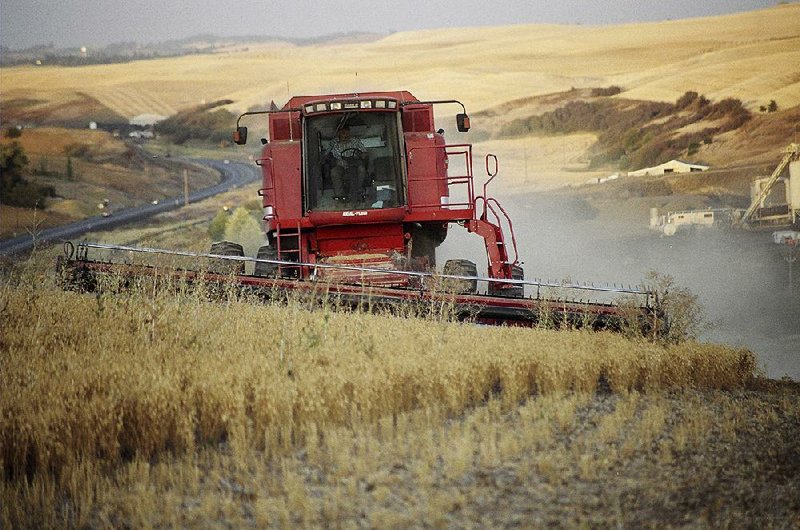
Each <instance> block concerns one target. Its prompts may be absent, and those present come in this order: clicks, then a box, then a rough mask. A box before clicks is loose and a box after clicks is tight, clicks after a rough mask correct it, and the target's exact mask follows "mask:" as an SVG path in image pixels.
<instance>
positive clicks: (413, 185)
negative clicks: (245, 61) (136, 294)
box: [61, 91, 665, 331]
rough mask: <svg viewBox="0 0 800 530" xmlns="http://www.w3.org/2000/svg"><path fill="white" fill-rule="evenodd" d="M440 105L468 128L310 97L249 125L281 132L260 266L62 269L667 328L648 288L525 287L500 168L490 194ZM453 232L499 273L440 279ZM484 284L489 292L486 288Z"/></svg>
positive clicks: (229, 259)
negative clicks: (499, 185)
mask: <svg viewBox="0 0 800 530" xmlns="http://www.w3.org/2000/svg"><path fill="white" fill-rule="evenodd" d="M437 105H457V106H460V110H461V112H460V113H458V114H457V115H456V125H457V129H458V131H459V132H466V131H468V130H469V128H470V123H469V117H468V115H467V113H466V109H465V108H464V105H463V104H461V103H460V102H459V101H456V100H437V101H419V100H418V99H416V98H415V97H414V96H413V95H412V94H411V93H409V92H405V91H400V92H372V93H361V94H338V95H329V96H298V97H293V98H292V99H290V100H289V101H288V103H287V104H286V105H285V106H284V107H283V108H282V109H276V108H274V109H272V110H264V111H254V112H246V113H244V114H242V115H241V116H239V119H238V120H237V123H236V131H235V132H234V142H235V143H236V144H238V145H245V144H246V143H247V137H248V129H247V127H245V126H242V125H241V122H242V119H243V118H245V117H248V119H249V118H250V117H252V116H258V115H261V116H266V117H267V120H266V122H267V123H266V129H267V131H268V137H267V138H262V139H261V143H262V145H263V148H262V150H261V153H260V155H259V157H258V158H257V160H256V164H257V165H258V166H260V168H261V172H262V185H261V188H260V189H259V191H258V193H259V195H260V196H261V198H262V206H263V212H264V216H263V219H264V231H265V235H266V244H265V245H263V246H262V247H261V248H259V250H258V252H257V255H256V256H255V258H250V257H245V256H244V255H243V254H244V253H243V250H242V247H241V245H238V244H236V243H234V242H229V241H221V242H216V243H214V244H213V245H212V247H211V252H210V253H209V254H192V253H187V252H179V251H167V250H158V249H142V248H136V247H122V246H115V245H97V244H90V243H83V244H81V245H79V246H78V249H77V252H76V251H75V250H74V249H71V250H70V251H68V256H67V258H66V259H65V260H62V262H61V267H62V269H67V271H66V272H67V273H68V274H66V277H67V278H77V279H83V278H86V273H87V272H92V273H105V272H109V271H111V270H113V271H115V272H124V273H125V274H154V273H155V269H154V268H151V267H147V266H144V267H142V266H139V267H137V268H135V269H132V268H130V267H129V268H127V269H125V267H126V265H124V264H118V263H117V264H115V263H112V262H113V260H109V259H106V260H104V261H100V260H96V259H90V258H89V253H90V252H92V253H95V252H97V251H110V252H120V251H123V252H125V253H127V254H131V253H139V254H142V253H144V254H148V255H149V254H172V255H177V256H186V257H190V258H194V259H205V260H207V263H208V262H210V263H212V264H213V263H216V264H217V265H219V263H227V264H228V266H227V267H224V268H223V269H222V270H218V271H217V272H220V273H224V274H216V275H215V274H214V273H213V272H212V274H210V275H207V274H205V273H204V278H205V279H206V280H208V279H211V280H212V281H222V280H224V279H225V276H227V278H228V281H230V278H231V277H234V278H235V282H236V283H238V284H239V285H241V286H247V287H248V288H256V289H262V290H263V291H266V290H272V291H274V290H275V289H276V288H278V289H279V290H282V291H293V292H298V291H299V292H311V291H313V292H319V290H320V286H325V292H326V293H327V294H334V295H335V296H337V297H339V298H338V299H339V300H341V299H342V298H344V299H345V300H347V301H349V302H350V303H351V304H352V305H363V304H364V302H365V300H368V303H369V305H370V306H374V305H389V306H393V305H397V304H406V303H419V302H421V301H422V302H428V301H430V300H442V301H444V300H449V301H451V302H453V303H454V307H455V312H456V315H457V316H458V317H459V318H469V319H472V320H475V321H478V322H483V323H487V324H511V325H519V324H522V325H542V324H548V325H550V324H554V325H569V326H575V327H591V328H596V329H609V328H610V329H621V328H623V327H626V326H627V325H630V324H632V323H631V320H632V319H633V320H636V321H637V322H636V325H637V326H639V327H644V328H646V329H648V330H653V331H654V330H658V329H659V328H664V327H665V326H664V324H663V322H662V320H663V319H662V317H661V316H660V313H659V311H658V310H657V308H655V307H654V305H655V304H654V302H655V300H654V298H653V297H652V296H651V294H650V293H648V292H646V291H644V290H641V289H636V288H628V289H623V288H617V287H613V288H612V287H594V286H587V285H565V284H548V283H544V282H538V281H528V280H525V279H524V275H523V270H522V267H521V265H520V262H519V257H518V253H517V245H516V238H515V236H514V229H513V225H512V222H511V219H510V218H509V216H508V215H507V213H506V211H505V210H504V209H503V207H502V206H501V205H500V203H499V202H498V201H497V200H496V199H495V198H493V197H491V196H490V195H489V194H488V185H489V183H490V182H491V181H492V180H493V179H494V178H495V177H496V176H497V173H498V162H497V158H496V157H494V155H487V156H486V159H485V169H486V173H487V180H486V181H485V183H484V184H483V186H482V189H481V192H480V194H477V193H476V189H475V183H474V176H473V157H472V145H470V144H468V143H447V142H446V140H445V136H444V131H443V130H436V129H435V126H434V112H433V110H434V106H437ZM453 224H457V225H460V226H462V227H464V228H465V229H466V230H467V231H468V232H470V233H475V234H477V235H478V236H480V237H481V238H482V239H483V242H484V245H485V248H486V256H487V271H486V272H487V273H486V275H482V276H479V274H478V270H477V266H476V264H475V263H473V262H471V261H469V260H465V259H453V260H448V261H447V262H445V263H444V264H443V267H442V268H441V270H442V274H436V265H437V263H436V248H437V247H438V246H439V245H441V243H442V242H443V241H444V240H445V238H446V237H447V233H448V229H449V228H450V227H451V225H453ZM508 236H510V237H508ZM245 261H253V262H255V266H254V274H252V275H245V274H244V262H245ZM206 270H207V271H209V270H210V271H214V270H215V269H214V266H211V267H209V268H208V269H206ZM187 274H188V276H189V277H190V279H192V278H194V277H195V276H196V272H192V271H188V272H187V271H183V275H184V277H186V276H187ZM482 282H485V283H486V285H487V286H488V287H487V288H486V292H479V291H478V286H479V284H482ZM432 285H433V286H436V287H435V288H431V286H432ZM526 287H527V288H528V289H529V290H530V291H529V293H528V294H530V295H533V296H532V297H530V298H526V297H525V295H526V293H525V289H526ZM553 292H556V293H565V292H569V293H570V295H569V296H566V295H561V294H558V295H556V296H553V295H552V293H553ZM598 292H603V293H605V294H606V295H607V294H609V293H612V294H613V295H619V294H624V295H627V296H629V297H631V298H632V299H635V300H637V301H636V302H635V303H634V304H633V307H634V311H633V313H631V310H630V307H628V308H627V309H623V308H622V307H620V305H619V304H616V303H614V302H613V301H609V300H605V301H603V302H600V301H595V302H591V303H590V302H583V301H582V300H580V299H582V298H583V297H584V296H586V298H589V297H590V296H592V294H597V293H598ZM581 295H583V296H581ZM627 305H631V304H627Z"/></svg>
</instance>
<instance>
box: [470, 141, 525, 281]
mask: <svg viewBox="0 0 800 530" xmlns="http://www.w3.org/2000/svg"><path fill="white" fill-rule="evenodd" d="M490 162H491V166H490ZM499 171H500V164H499V162H498V161H497V157H496V156H495V155H493V154H488V155H486V174H487V175H489V178H488V180H487V181H486V182H484V184H483V195H478V196H477V197H475V209H476V210H477V209H478V202H479V201H483V212H482V213H481V217H480V219H481V220H483V221H488V222H491V220H490V219H489V214H490V213H491V214H492V216H493V217H494V220H495V221H496V222H495V223H493V224H494V225H495V226H497V227H499V228H500V232H501V234H500V235H501V238H502V234H503V233H504V230H503V221H505V225H506V226H507V227H508V233H509V234H511V248H513V249H514V260H513V261H510V263H512V264H514V265H517V264H518V263H519V252H518V251H517V237H516V235H515V234H514V223H512V222H511V217H510V216H509V215H508V212H506V210H505V208H503V206H502V205H501V204H500V202H499V201H498V200H497V199H495V198H494V197H489V192H488V188H489V183H490V182H492V181H493V180H494V178H495V177H496V176H497V174H498V173H499ZM498 210H499V211H500V213H502V217H501V216H500V213H498ZM503 243H504V244H505V241H503Z"/></svg>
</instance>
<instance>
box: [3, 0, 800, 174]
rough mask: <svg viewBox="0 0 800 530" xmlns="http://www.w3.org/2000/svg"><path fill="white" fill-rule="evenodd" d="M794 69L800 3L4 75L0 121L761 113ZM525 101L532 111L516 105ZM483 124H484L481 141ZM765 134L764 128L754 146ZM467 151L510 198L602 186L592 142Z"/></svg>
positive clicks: (754, 152) (780, 101)
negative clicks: (367, 97)
mask: <svg viewBox="0 0 800 530" xmlns="http://www.w3.org/2000/svg"><path fill="white" fill-rule="evenodd" d="M797 64H800V4H797V3H794V4H788V5H780V6H777V7H774V8H770V9H765V10H761V11H754V12H747V13H740V14H733V15H727V16H720V17H709V18H698V19H689V20H674V21H668V22H659V23H640V24H628V25H618V26H565V25H516V26H505V27H487V28H469V29H464V28H460V29H446V30H429V31H415V32H403V33H396V34H392V35H390V36H388V37H386V38H383V39H381V40H376V41H372V42H356V43H353V42H348V43H341V44H336V43H334V44H330V43H325V44H323V45H308V46H295V45H289V44H286V43H257V44H254V45H253V46H250V47H248V48H236V49H232V50H231V51H230V52H226V53H218V54H214V55H198V56H189V57H181V58H170V59H160V60H151V61H140V62H134V63H129V64H118V65H98V66H86V67H77V68H63V67H48V66H39V67H35V66H29V67H14V68H5V69H3V72H2V75H3V85H2V87H1V88H0V109H1V110H2V116H3V118H2V119H3V124H4V125H5V124H15V123H26V124H51V125H65V124H66V125H69V126H79V125H80V124H82V123H86V122H87V120H89V119H94V120H96V121H104V122H107V121H111V122H113V121H125V120H128V119H130V118H132V117H134V116H136V115H138V114H143V113H149V114H161V115H169V114H172V113H174V112H176V111H179V110H185V109H188V108H191V107H193V106H196V105H198V104H201V103H203V102H207V101H214V100H219V99H230V100H232V101H233V103H232V104H230V105H229V106H228V107H229V108H230V110H232V111H243V110H246V109H248V108H251V107H253V106H256V107H263V106H264V105H266V104H268V103H269V102H270V101H272V100H274V101H276V102H278V103H282V102H284V101H286V100H287V99H288V97H289V96H290V95H294V94H300V93H306V94H308V93H341V92H350V91H363V90H376V89H377V90H394V89H409V90H411V91H412V92H413V93H414V94H415V95H417V96H418V97H421V98H431V99H432V98H443V97H455V98H458V99H460V100H461V101H463V102H464V103H465V104H466V105H467V108H468V110H469V111H470V112H471V113H473V114H476V113H479V112H481V111H497V110H498V109H502V112H503V115H504V118H508V119H513V118H514V117H515V116H517V115H525V114H522V113H523V112H527V113H528V115H529V114H530V113H538V112H546V111H547V110H550V106H548V105H549V104H548V103H547V102H543V101H542V99H541V98H542V97H543V96H547V95H552V94H558V93H561V92H568V91H570V90H571V89H572V88H577V89H581V88H591V87H604V86H610V85H618V86H620V87H622V88H623V89H624V93H623V95H622V96H620V97H625V98H628V99H633V100H649V101H665V102H670V103H672V102H675V101H676V100H677V99H678V98H679V97H680V96H681V95H682V94H683V93H685V92H686V91H688V90H692V91H696V92H698V93H700V94H702V95H704V96H705V97H707V98H709V99H710V100H712V101H719V100H722V99H724V98H737V99H739V100H741V101H742V103H743V104H744V106H745V107H746V108H747V109H749V110H750V111H753V112H754V113H755V114H758V109H759V107H761V106H763V105H766V104H767V103H769V102H770V101H771V100H775V102H776V103H777V105H778V108H779V109H780V110H781V111H784V110H787V109H792V108H794V107H796V106H797V105H798V104H800V73H798V70H797V68H796V65H797ZM531 98H533V99H531ZM545 99H546V97H545ZM525 101H527V102H528V103H527V104H525V105H521V107H523V106H524V107H525V108H524V109H523V108H517V107H516V106H515V105H517V104H519V103H520V102H525ZM531 101H533V102H535V103H538V102H542V105H541V106H537V105H531ZM440 112H442V111H440ZM443 112H447V110H446V109H444V110H443ZM792 116H794V114H791V115H790V116H789V117H788V118H787V120H788V121H791V117H792ZM441 118H442V119H441V126H442V127H445V128H446V129H447V130H450V129H452V123H451V120H450V119H448V118H447V117H446V116H442V117H441ZM502 121H507V120H506V119H504V120H502ZM481 123H482V122H481V121H480V120H475V123H474V125H475V126H476V129H478V130H479V129H480V127H481ZM487 125H488V126H489V127H492V126H494V125H495V124H492V123H489V124H487ZM497 125H499V123H498V124H497ZM770 129H773V127H772V125H771V124H767V125H766V126H764V127H762V130H761V131H759V133H758V135H757V136H758V137H763V136H764V133H765V131H769V130H770ZM786 130H787V127H781V128H780V131H779V132H777V133H776V132H774V131H773V133H772V136H774V137H775V142H778V145H774V144H773V142H772V138H770V141H768V142H764V143H762V144H761V145H758V146H756V147H755V148H754V149H749V150H744V151H743V150H742V149H741V148H742V144H747V143H748V140H749V138H747V137H745V138H744V139H741V138H739V139H733V138H731V139H730V140H731V142H730V149H728V148H727V147H725V144H724V143H723V144H717V145H716V146H715V148H714V149H713V150H712V151H713V158H714V162H715V163H719V162H720V161H725V160H726V157H727V156H728V155H729V154H730V153H746V154H747V156H756V157H758V156H761V155H765V154H766V157H765V158H763V160H762V162H764V163H766V162H767V161H771V160H772V158H771V156H772V155H771V154H770V153H771V150H772V149H774V150H779V149H780V147H781V146H782V145H783V144H784V143H785V142H786V141H788V140H789V139H787V138H785V132H786ZM490 132H494V131H490ZM745 136H747V135H745ZM467 139H468V140H470V141H473V142H475V143H478V145H477V146H476V154H478V155H482V154H484V153H485V152H489V151H491V152H496V153H498V154H499V155H501V162H502V164H503V168H504V170H505V171H504V173H503V179H504V180H505V182H506V184H507V185H508V186H509V189H512V188H513V189H515V190H538V189H546V188H548V187H553V186H557V185H562V184H565V183H573V184H574V183H579V182H583V181H584V180H585V179H586V178H587V175H588V176H595V175H596V174H597V172H591V171H589V170H588V168H587V167H586V164H585V158H586V157H585V156H584V155H585V153H586V149H587V148H588V147H589V146H590V145H591V144H592V143H593V141H594V139H593V137H592V136H587V135H586V134H584V133H581V134H578V135H565V136H561V137H558V138H547V139H542V138H537V137H523V138H515V139H500V140H498V139H493V140H492V141H490V142H485V143H480V142H479V140H484V139H485V136H484V137H480V136H477V135H475V134H470V135H468V137H467ZM734 140H735V141H734ZM720 146H721V147H720ZM710 154H711V153H710Z"/></svg>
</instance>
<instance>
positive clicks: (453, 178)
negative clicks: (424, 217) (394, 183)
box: [408, 144, 475, 208]
mask: <svg viewBox="0 0 800 530" xmlns="http://www.w3.org/2000/svg"><path fill="white" fill-rule="evenodd" d="M422 149H442V150H444V154H445V156H446V157H460V156H463V157H464V166H465V172H466V173H465V174H464V175H449V174H448V175H445V176H443V177H438V176H437V177H425V178H410V177H409V178H408V182H409V183H411V182H422V181H425V182H431V181H442V180H443V181H445V182H446V183H447V188H448V193H449V190H450V187H451V186H453V185H458V184H466V185H467V199H466V200H465V201H464V202H457V203H452V204H451V205H450V206H472V205H473V204H474V203H475V188H474V177H473V164H472V144H444V145H420V146H416V147H412V148H411V149H409V150H408V157H409V163H411V162H412V160H413V153H414V151H417V150H422ZM454 149H458V150H454ZM448 167H449V164H448ZM410 199H411V198H410V196H409V206H411V207H414V206H415V205H413V204H411V200H410ZM433 206H439V207H440V206H441V205H440V204H435V205H434V204H430V205H416V207H417V208H425V207H433Z"/></svg>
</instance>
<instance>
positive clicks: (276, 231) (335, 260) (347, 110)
mask: <svg viewBox="0 0 800 530" xmlns="http://www.w3.org/2000/svg"><path fill="white" fill-rule="evenodd" d="M438 104H456V105H460V106H461V110H462V111H463V112H462V113H459V114H458V115H457V116H456V121H457V127H458V130H459V131H460V132H466V131H468V130H469V117H468V116H467V113H466V110H465V109H464V106H463V105H462V104H461V103H460V102H458V101H455V100H447V101H419V100H417V99H416V98H415V97H414V96H412V95H411V94H410V93H409V92H376V93H366V94H344V95H331V96H310V97H309V96H303V97H294V98H292V99H290V100H289V102H288V103H287V104H286V105H285V106H284V108H282V109H280V110H270V111H262V112H247V113H245V114H243V115H242V116H240V118H239V121H241V119H242V117H245V116H251V115H258V114H266V115H267V116H268V122H269V140H267V139H262V142H263V143H264V148H263V150H262V153H261V157H260V158H259V159H258V160H257V163H258V164H259V165H260V166H261V169H262V173H263V186H262V188H261V190H259V194H260V195H261V196H262V198H263V207H264V213H265V215H264V221H265V232H266V236H267V240H268V245H266V246H265V247H263V248H262V250H261V251H260V254H261V255H262V257H268V256H269V257H271V258H274V259H276V260H278V261H289V262H290V261H294V262H302V263H311V264H317V263H325V264H340V265H352V266H363V267H368V268H374V269H386V270H388V271H397V270H406V271H408V270H411V271H433V270H435V267H436V247H438V246H439V245H440V244H441V243H442V242H443V241H444V239H445V238H446V236H447V231H448V228H449V226H450V225H451V224H454V223H456V224H460V225H462V226H464V227H465V228H466V229H467V230H468V231H469V232H474V233H477V234H479V235H480V236H481V237H483V239H484V242H485V245H486V252H487V256H488V263H489V268H488V269H489V270H488V277H489V278H491V279H497V280H511V279H522V277H523V274H522V269H521V267H520V265H519V260H518V257H517V253H516V243H515V241H514V236H513V227H512V225H511V220H510V219H509V218H508V216H507V215H506V214H505V211H504V210H503V209H502V207H500V205H499V203H498V202H497V201H496V200H495V199H494V198H492V197H489V196H488V195H487V194H486V186H484V188H483V195H479V196H477V197H476V195H475V186H474V179H473V162H472V146H471V145H470V144H465V143H455V144H448V143H447V142H446V141H445V137H444V131H442V130H439V131H437V130H435V128H434V116H433V108H434V105H438ZM234 139H235V141H236V143H237V144H239V145H243V144H245V143H246V141H247V128H246V127H242V126H239V123H237V130H236V133H235V135H234ZM493 163H494V173H493V174H496V168H497V161H496V159H493ZM488 166H489V158H488V157H487V169H488ZM487 184H488V182H487ZM479 204H480V205H481V206H482V208H481V211H480V212H479V215H476V214H477V213H478V205H479ZM501 224H505V226H506V227H507V228H508V232H509V233H510V234H511V244H512V245H511V246H512V249H511V250H512V252H513V259H511V257H510V256H509V251H508V249H507V245H506V243H507V242H506V240H505V237H504V232H503V229H502V228H501ZM443 270H444V271H445V272H446V273H450V274H454V275H463V276H472V277H474V276H477V269H476V267H475V264H473V263H471V262H468V261H466V260H451V261H449V262H447V263H446V264H445V266H444V268H443ZM261 272H263V273H267V274H277V275H278V276H281V277H294V278H300V279H308V278H309V276H310V274H312V273H313V271H312V270H311V269H310V268H308V267H303V266H294V267H293V266H279V267H277V270H267V268H263V267H259V273H261ZM317 272H319V274H320V276H321V277H324V278H327V279H330V280H332V281H335V282H337V283H360V284H363V283H368V284H371V285H384V286H395V287H407V286H409V281H410V278H409V277H408V276H403V275H399V276H398V275H392V274H359V273H358V272H357V271H349V270H342V269H338V270H337V269H327V270H322V271H317ZM412 283H413V282H412ZM473 283H474V282H473ZM472 285H473V284H469V285H467V287H471V286H472ZM489 291H490V292H491V293H493V294H502V295H507V296H522V294H523V293H522V289H520V287H519V286H515V285H513V284H509V283H501V282H491V283H490V286H489Z"/></svg>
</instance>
